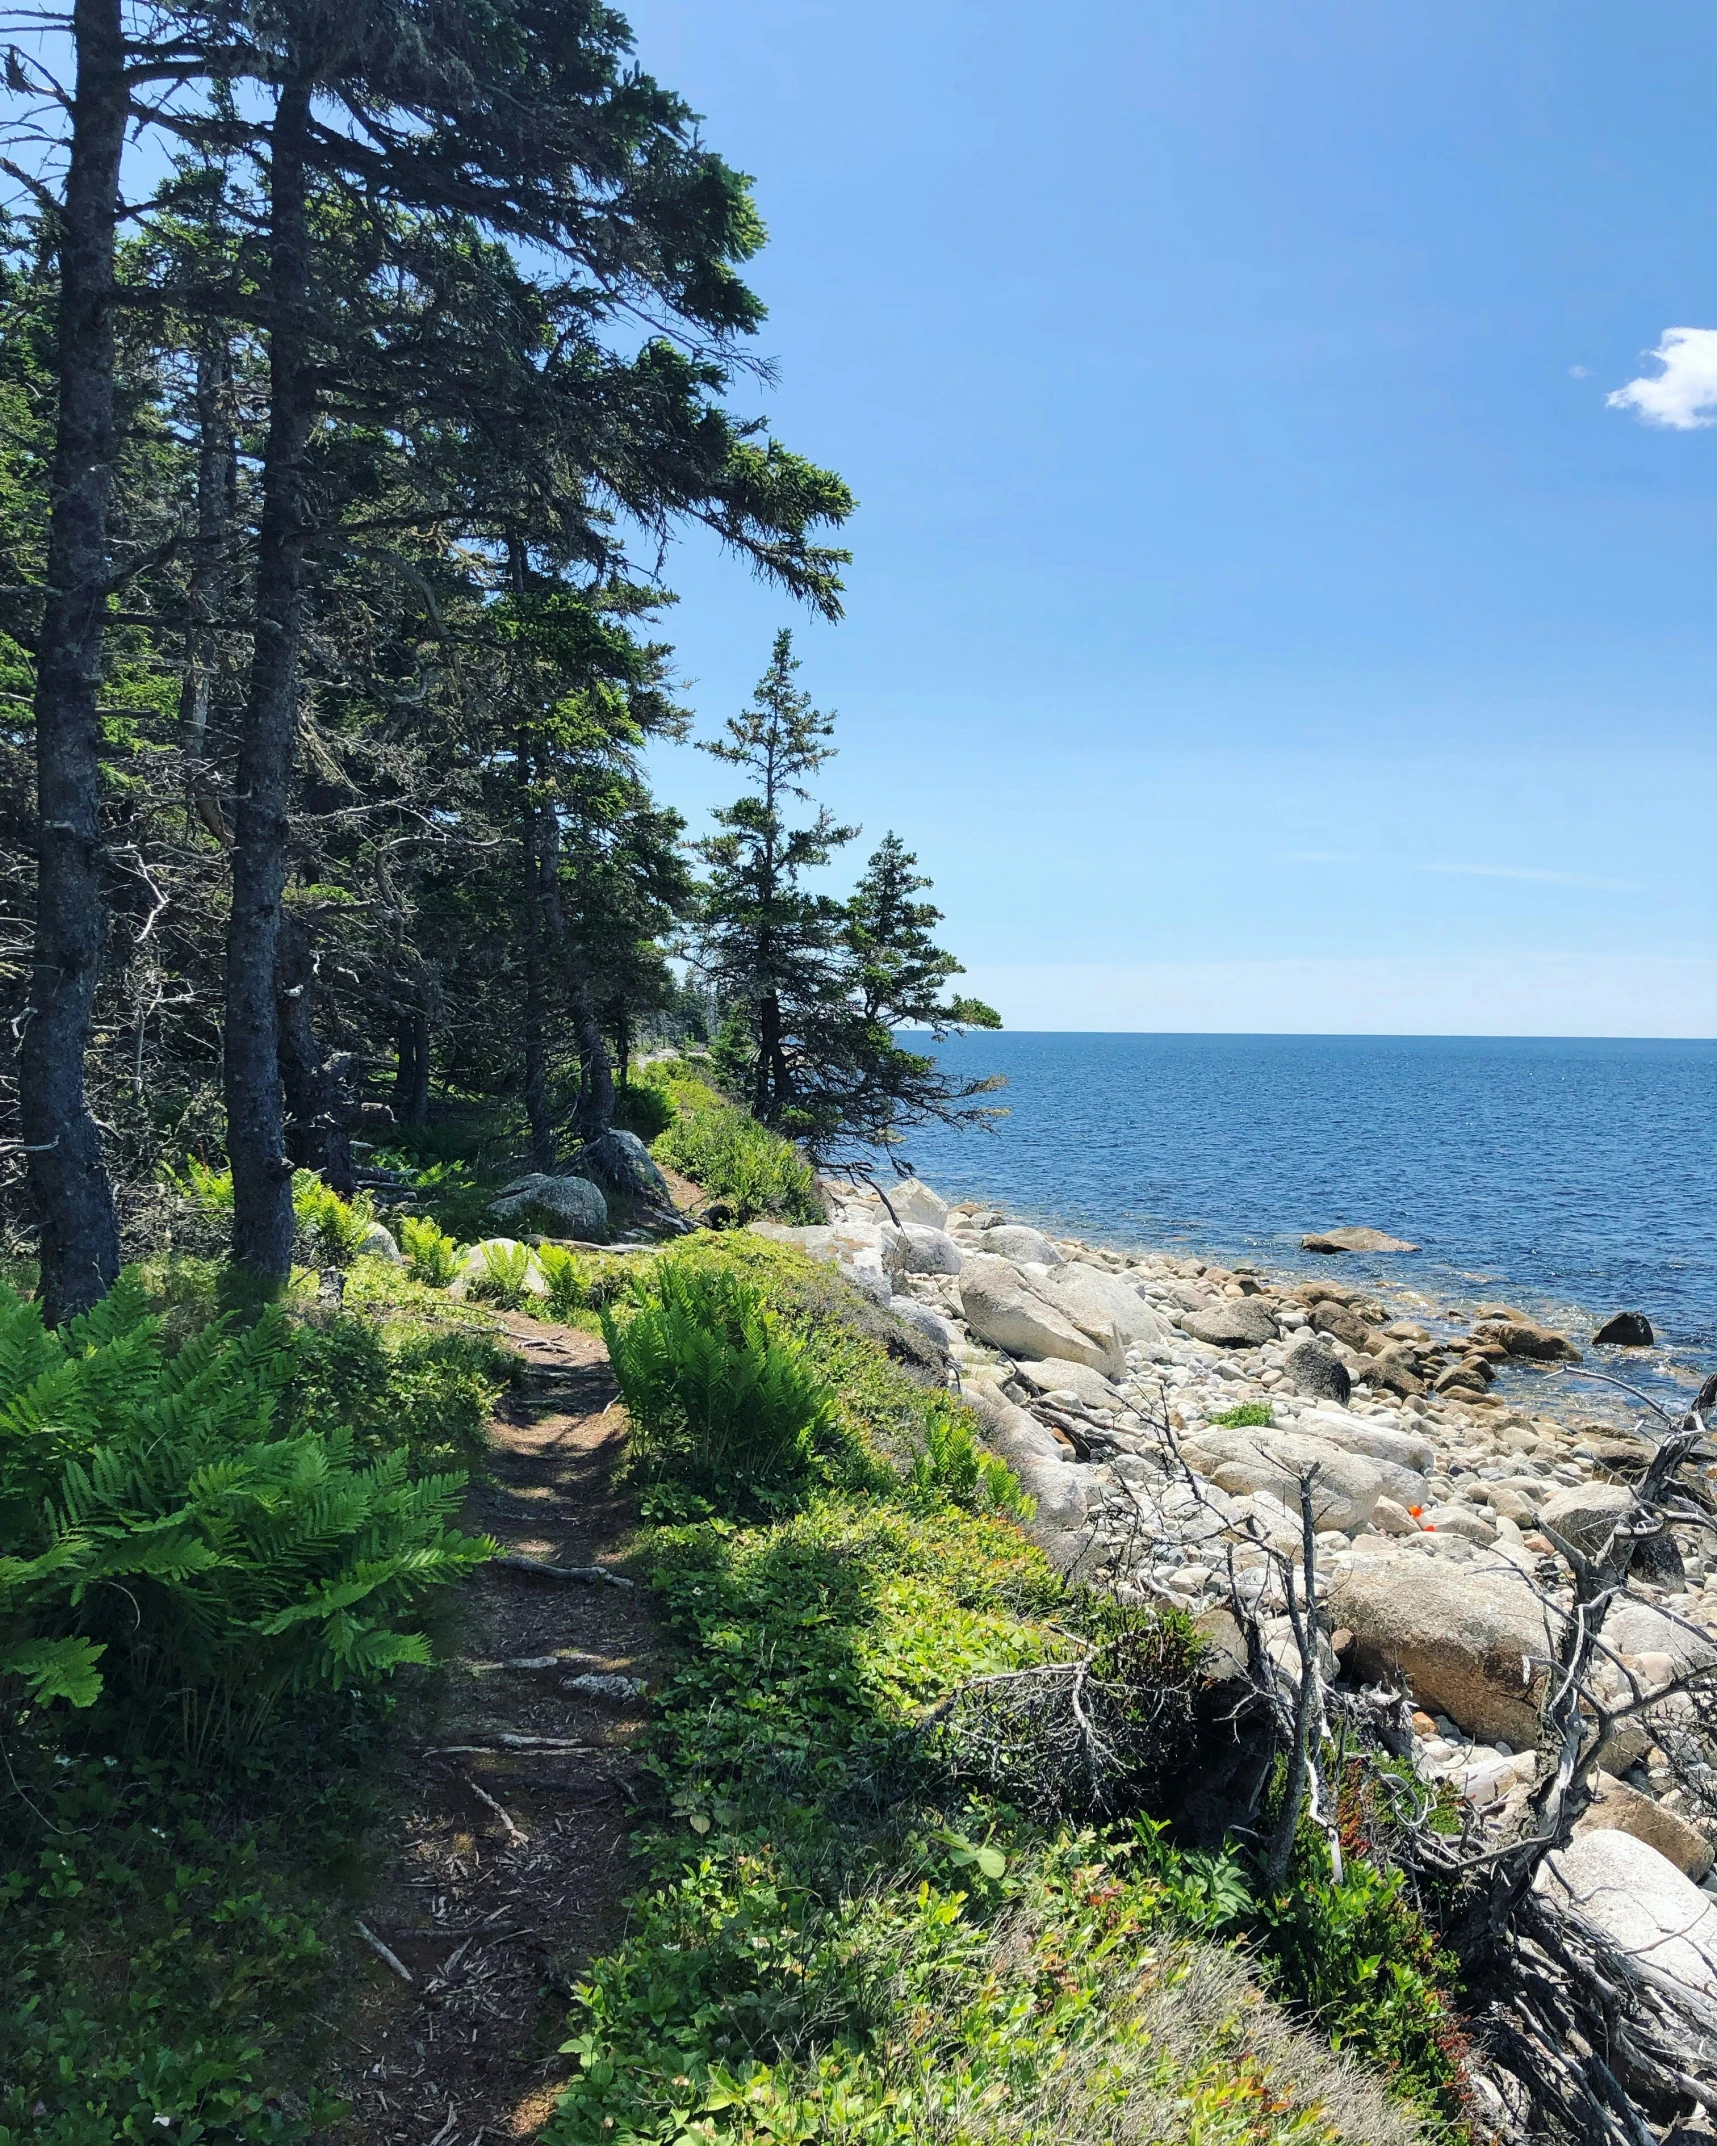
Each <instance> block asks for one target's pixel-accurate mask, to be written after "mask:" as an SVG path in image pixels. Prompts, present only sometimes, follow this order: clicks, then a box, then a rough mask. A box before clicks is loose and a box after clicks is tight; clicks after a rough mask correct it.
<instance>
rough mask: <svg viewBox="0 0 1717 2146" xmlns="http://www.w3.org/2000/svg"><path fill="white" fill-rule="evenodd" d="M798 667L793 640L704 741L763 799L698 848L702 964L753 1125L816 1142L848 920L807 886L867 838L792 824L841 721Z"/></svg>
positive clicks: (737, 805)
mask: <svg viewBox="0 0 1717 2146" xmlns="http://www.w3.org/2000/svg"><path fill="white" fill-rule="evenodd" d="M798 668H799V664H798V660H797V658H796V657H795V656H794V654H793V636H792V634H791V633H790V632H789V631H787V630H786V629H783V630H782V631H781V632H780V633H778V634H777V635H776V636H775V647H774V651H773V653H772V655H771V657H770V661H769V668H768V669H767V670H766V671H765V672H764V674H763V676H762V678H761V679H759V681H758V684H757V690H756V692H755V693H754V694H753V696H752V700H751V705H750V706H749V707H748V708H746V709H744V710H743V711H742V712H741V713H740V714H738V715H736V716H731V717H729V719H728V722H727V725H726V732H727V734H726V736H725V737H724V738H715V739H707V740H700V741H699V743H700V746H701V749H702V750H703V751H704V752H707V753H711V754H713V755H714V757H715V758H716V759H718V760H725V761H727V762H728V763H729V764H730V765H732V766H735V767H742V768H744V769H746V771H747V772H748V773H749V774H750V775H751V776H752V777H753V778H754V780H755V783H756V788H755V789H754V790H751V791H748V792H747V793H746V794H745V795H744V796H742V797H739V798H737V799H735V801H734V802H733V803H732V804H731V805H727V806H724V807H723V808H722V809H721V810H719V811H718V812H717V813H716V814H715V821H716V825H717V826H718V827H719V828H720V830H721V832H720V833H719V834H716V835H712V836H710V837H709V838H708V839H707V840H705V841H703V842H701V843H699V845H698V850H699V854H700V855H701V856H702V857H703V858H704V859H705V860H706V861H707V862H708V863H709V865H710V866H711V868H712V869H711V873H710V879H709V884H708V886H707V887H706V889H705V892H704V901H703V948H704V962H705V967H706V973H707V975H708V978H709V981H710V983H711V984H712V985H713V987H714V989H715V992H716V995H717V998H718V999H719V1000H720V1001H721V1003H722V1004H723V1006H724V1007H725V1008H726V1009H727V1013H728V1026H727V1028H726V1030H725V1031H724V1037H723V1046H724V1053H725V1059H726V1064H727V1066H728V1068H729V1071H730V1074H731V1072H733V1071H738V1070H740V1069H741V1064H742V1063H743V1072H744V1076H745V1079H746V1082H747V1088H748V1093H749V1100H750V1105H751V1110H752V1114H753V1115H754V1116H755V1117H757V1118H759V1119H761V1120H762V1122H763V1123H764V1124H765V1125H772V1126H775V1127H777V1128H779V1129H780V1130H782V1131H785V1132H789V1133H793V1134H799V1135H815V1134H816V1133H817V1132H819V1131H820V1130H822V1129H823V1120H822V1112H821V1110H820V1107H819V1096H820V1089H821V1086H822V1068H823V1061H824V1059H825V1057H826V1053H827V1045H828V1039H829V1033H830V1029H831V1025H834V1026H836V1027H838V1025H839V1017H838V1009H839V1003H840V987H841V978H840V956H841V934H842V927H843V923H844V911H843V910H842V907H841V905H840V903H839V902H838V901H836V900H835V899H834V898H833V897H832V896H830V895H827V894H821V893H816V892H813V891H812V890H811V889H810V888H809V887H807V886H806V885H805V883H804V882H805V875H806V873H807V872H811V871H815V870H817V869H818V868H820V867H821V866H823V865H826V864H827V863H828V861H829V858H830V856H831V855H832V854H833V852H834V851H835V850H837V849H839V848H841V847H842V846H843V845H844V844H846V843H848V842H850V841H851V840H852V839H853V836H854V835H855V834H856V833H857V832H858V830H857V828H855V827H842V826H839V825H837V824H836V822H835V820H834V817H833V816H832V814H830V813H829V812H828V811H827V810H826V809H825V808H824V807H822V806H819V807H818V808H817V812H816V815H815V817H814V818H813V819H811V820H810V821H809V823H808V824H806V825H804V826H800V827H792V826H789V824H788V818H789V809H790V803H791V801H792V800H794V799H797V800H799V801H800V802H806V801H808V800H809V798H810V792H809V790H808V789H807V788H806V787H805V778H806V777H807V776H810V775H813V774H815V773H816V771H817V769H818V768H820V767H821V766H822V765H823V764H824V762H825V761H827V760H829V759H831V758H833V756H834V751H835V748H834V747H833V746H832V745H830V744H828V743H827V740H828V739H829V737H830V736H831V735H832V733H833V731H834V727H835V723H834V717H833V716H832V715H825V714H823V713H822V712H821V711H820V710H819V709H817V708H815V707H814V706H813V705H812V703H811V697H810V695H809V694H808V693H805V692H802V691H801V690H800V689H799V687H797V686H796V685H795V684H794V683H793V679H794V674H795V673H796V672H797V670H798ZM741 1037H742V1038H743V1047H742V1054H741V1052H740V1051H739V1050H736V1045H737V1044H738V1042H739V1039H740V1038H741Z"/></svg>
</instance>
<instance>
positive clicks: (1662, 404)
mask: <svg viewBox="0 0 1717 2146" xmlns="http://www.w3.org/2000/svg"><path fill="white" fill-rule="evenodd" d="M1648 355H1649V356H1651V357H1654V358H1656V359H1657V360H1658V362H1659V363H1660V364H1661V365H1662V367H1663V371H1662V372H1661V373H1659V374H1658V376H1657V377H1656V379H1654V380H1648V379H1646V378H1645V377H1644V376H1643V375H1642V377H1641V378H1639V379H1638V380H1630V381H1629V382H1628V384H1627V386H1626V387H1619V388H1617V389H1616V391H1615V392H1614V394H1612V395H1610V396H1608V397H1606V398H1605V399H1606V400H1607V401H1608V403H1609V406H1610V408H1611V409H1612V410H1632V411H1633V412H1634V413H1635V414H1636V415H1637V416H1638V417H1639V418H1640V420H1641V422H1642V423H1644V424H1647V425H1666V426H1667V427H1668V428H1669V429H1670V430H1671V431H1672V432H1697V431H1699V430H1700V428H1701V427H1702V426H1705V425H1717V328H1665V330H1664V331H1663V341H1662V342H1661V343H1659V344H1658V346H1657V348H1656V349H1655V350H1653V351H1651V352H1649V353H1648Z"/></svg>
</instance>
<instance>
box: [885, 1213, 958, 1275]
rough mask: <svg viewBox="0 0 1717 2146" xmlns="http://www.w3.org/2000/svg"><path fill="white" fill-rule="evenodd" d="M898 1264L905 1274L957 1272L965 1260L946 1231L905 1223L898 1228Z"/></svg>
mask: <svg viewBox="0 0 1717 2146" xmlns="http://www.w3.org/2000/svg"><path fill="white" fill-rule="evenodd" d="M900 1263H901V1265H902V1267H903V1268H904V1269H905V1270H906V1272H907V1273H908V1274H958V1273H959V1271H960V1269H961V1268H962V1267H963V1266H964V1265H965V1263H966V1262H965V1259H964V1257H963V1256H962V1254H961V1251H960V1247H959V1246H958V1245H957V1244H956V1243H955V1242H954V1240H953V1238H952V1237H950V1236H949V1235H948V1233H947V1231H946V1230H940V1229H929V1228H927V1227H926V1226H925V1225H924V1224H923V1223H921V1222H907V1223H903V1224H902V1225H901V1230H900Z"/></svg>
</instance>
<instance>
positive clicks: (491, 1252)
mask: <svg viewBox="0 0 1717 2146" xmlns="http://www.w3.org/2000/svg"><path fill="white" fill-rule="evenodd" d="M530 1275H531V1248H530V1246H529V1245H528V1244H486V1245H484V1247H483V1266H482V1271H481V1272H480V1273H479V1274H478V1275H477V1277H476V1279H475V1281H474V1282H473V1283H472V1286H471V1294H472V1295H473V1296H476V1297H486V1298H487V1299H488V1300H489V1301H490V1302H491V1303H494V1304H499V1305H501V1306H502V1307H503V1308H504V1309H505V1310H507V1311H516V1310H517V1309H518V1305H519V1300H520V1298H521V1297H522V1296H523V1295H524V1293H525V1284H526V1283H527V1282H528V1281H529V1280H530Z"/></svg>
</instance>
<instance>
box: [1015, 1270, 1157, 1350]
mask: <svg viewBox="0 0 1717 2146" xmlns="http://www.w3.org/2000/svg"><path fill="white" fill-rule="evenodd" d="M1036 1286H1037V1288H1038V1289H1039V1291H1040V1292H1041V1293H1042V1294H1043V1295H1044V1296H1046V1297H1048V1298H1049V1300H1050V1302H1051V1303H1052V1304H1057V1305H1059V1306H1060V1307H1061V1309H1062V1310H1063V1311H1064V1312H1066V1313H1067V1315H1068V1317H1069V1318H1070V1319H1072V1320H1074V1321H1075V1322H1076V1323H1077V1322H1078V1320H1079V1319H1080V1318H1081V1317H1083V1316H1089V1317H1091V1318H1093V1319H1098V1320H1101V1319H1104V1318H1108V1319H1112V1320H1113V1321H1114V1324H1115V1331H1116V1333H1117V1334H1119V1335H1120V1337H1121V1340H1122V1342H1123V1344H1124V1345H1125V1346H1126V1347H1128V1348H1143V1349H1161V1348H1166V1347H1167V1346H1168V1345H1169V1341H1170V1334H1169V1328H1168V1323H1167V1321H1166V1320H1165V1319H1164V1318H1163V1317H1162V1315H1161V1313H1159V1312H1157V1311H1155V1310H1153V1309H1152V1307H1151V1306H1150V1305H1149V1304H1147V1303H1146V1301H1145V1299H1144V1297H1143V1296H1142V1295H1141V1294H1140V1292H1139V1288H1138V1284H1137V1283H1136V1282H1130V1281H1128V1280H1126V1278H1125V1277H1124V1276H1122V1275H1119V1274H1110V1273H1107V1272H1106V1271H1105V1270H1104V1269H1103V1268H1101V1267H1093V1266H1089V1265H1087V1264H1086V1262H1085V1261H1084V1260H1080V1259H1069V1260H1065V1261H1064V1262H1063V1263H1062V1264H1061V1265H1060V1266H1058V1267H1051V1268H1050V1270H1049V1272H1048V1273H1047V1274H1046V1275H1044V1276H1043V1277H1042V1278H1041V1279H1040V1280H1039V1281H1038V1282H1037V1285H1036Z"/></svg>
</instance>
